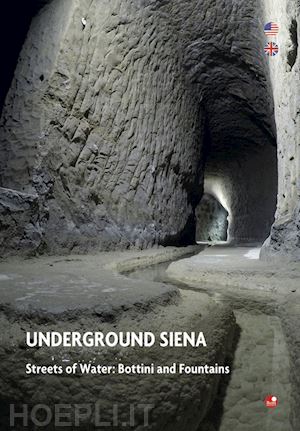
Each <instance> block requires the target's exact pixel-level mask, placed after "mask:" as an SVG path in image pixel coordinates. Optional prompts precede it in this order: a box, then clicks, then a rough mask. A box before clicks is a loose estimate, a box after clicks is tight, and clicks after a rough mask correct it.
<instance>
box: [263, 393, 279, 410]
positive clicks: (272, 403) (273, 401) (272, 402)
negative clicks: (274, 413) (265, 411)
mask: <svg viewBox="0 0 300 431" xmlns="http://www.w3.org/2000/svg"><path fill="white" fill-rule="evenodd" d="M264 403H265V406H266V407H268V408H269V409H274V408H275V407H277V406H278V398H277V397H276V396H275V395H267V396H266V398H265V401H264Z"/></svg>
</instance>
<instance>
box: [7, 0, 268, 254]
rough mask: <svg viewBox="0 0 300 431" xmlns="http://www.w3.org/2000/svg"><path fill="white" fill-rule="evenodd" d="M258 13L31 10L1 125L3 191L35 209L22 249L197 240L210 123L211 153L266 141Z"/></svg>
mask: <svg viewBox="0 0 300 431" xmlns="http://www.w3.org/2000/svg"><path fill="white" fill-rule="evenodd" d="M258 6H259V0H253V1H251V2H249V1H246V0H243V1H242V2H238V3H237V2H236V1H235V0H230V1H226V2H224V1H222V0H219V1H217V2H212V1H211V0H205V1H203V0H201V1H200V0H193V1H179V0H170V1H162V0H159V1H158V0H157V1H154V0H139V1H138V0H134V1H133V0H126V1H120V0H113V1H108V0H107V1H101V3H100V2H99V1H96V0H82V1H79V0H74V1H71V0H53V1H52V2H51V3H50V4H49V5H46V6H45V7H44V8H43V9H42V11H40V13H39V14H38V16H37V17H36V18H35V19H34V20H33V22H32V26H31V29H30V31H29V34H28V37H27V40H26V43H25V45H24V48H23V50H22V53H21V56H20V60H19V65H18V67H17V70H16V73H15V78H14V81H13V84H12V87H11V89H10V92H9V94H8V96H7V99H6V106H5V108H4V111H3V116H2V120H1V124H2V129H3V130H2V133H1V148H2V157H1V165H0V169H1V186H2V187H3V188H4V189H13V190H14V192H13V193H18V192H19V193H26V194H30V195H32V196H33V197H34V196H36V195H37V196H38V200H39V208H41V214H42V217H41V220H39V222H38V226H36V231H38V232H40V244H39V245H38V246H37V244H36V242H34V243H33V244H32V246H31V247H30V249H31V250H36V249H46V250H47V251H51V252H62V251H69V250H73V251H76V250H80V251H82V250H87V249H89V248H91V247H98V248H102V249H108V248H114V247H127V246H130V245H138V246H142V247H146V246H149V245H152V244H153V243H160V244H167V243H169V244H170V243H181V244H183V243H186V242H191V241H192V240H193V238H194V227H195V220H194V208H195V206H196V205H197V203H198V201H199V198H200V197H201V192H202V177H203V169H202V166H203V162H204V158H203V148H202V145H201V143H202V138H203V130H204V124H205V122H206V123H208V125H209V129H210V131H211V136H212V152H217V151H219V149H220V148H223V149H224V152H225V153H226V152H227V150H228V148H229V150H230V151H232V150H235V148H236V147H237V148H240V147H241V146H243V143H245V142H247V143H248V144H249V141H250V147H251V146H252V147H253V149H254V148H256V146H257V144H258V143H259V144H260V145H262V146H263V147H264V146H265V145H266V146H268V147H269V146H270V145H271V144H272V143H273V141H274V128H273V122H272V99H271V96H270V93H269V84H268V76H267V72H266V65H265V59H264V55H257V52H260V51H259V50H260V49H261V45H262V40H261V37H260V35H259V33H256V29H258V28H259V23H258V15H259V14H260V10H259V7H258ZM245 29H249V31H248V32H247V31H245ZM250 29H251V31H250ZM253 88H256V91H253ZM204 112H205V115H204ZM241 171H242V166H241ZM246 175H248V174H247V173H246ZM253 183H255V184H254V187H257V182H255V181H253ZM7 193H8V192H7V190H4V194H7ZM248 206H251V205H248ZM268 211H269V212H270V211H272V210H270V208H269V209H268ZM268 217H269V214H268ZM7 219H8V218H7V215H6V220H7ZM25 227H26V226H24V229H25ZM250 236H251V235H250ZM252 236H253V235H252ZM19 240H20V242H21V240H22V237H20V238H19ZM20 248H21V247H20ZM13 251H15V249H14V250H13Z"/></svg>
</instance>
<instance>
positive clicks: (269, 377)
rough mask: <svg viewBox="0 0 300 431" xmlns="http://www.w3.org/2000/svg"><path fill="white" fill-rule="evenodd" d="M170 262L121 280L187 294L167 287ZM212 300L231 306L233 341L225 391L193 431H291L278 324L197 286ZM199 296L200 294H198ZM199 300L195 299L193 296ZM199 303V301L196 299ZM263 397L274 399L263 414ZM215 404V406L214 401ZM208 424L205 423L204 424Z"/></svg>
mask: <svg viewBox="0 0 300 431" xmlns="http://www.w3.org/2000/svg"><path fill="white" fill-rule="evenodd" d="M170 263H171V262H165V263H161V264H157V265H152V266H150V267H147V268H143V269H138V270H134V271H131V272H129V273H127V274H126V275H127V277H130V278H134V279H140V280H149V281H154V282H163V283H168V284H173V285H174V284H175V285H176V286H177V287H178V288H179V289H192V290H194V291H195V290H196V289H195V288H189V287H188V286H186V285H183V284H180V283H174V281H170V280H169V279H168V276H167V274H166V269H167V267H168V266H169V265H170ZM203 291H204V292H206V293H207V294H208V295H209V296H211V297H212V299H213V300H215V301H218V302H226V303H227V304H228V303H229V304H230V305H231V306H232V309H233V312H234V314H235V317H236V321H237V325H238V327H239V338H238V342H237V345H236V350H235V352H234V360H233V365H232V370H231V376H230V380H229V382H224V386H225V384H226V388H222V385H223V384H222V382H221V385H220V394H219V396H218V398H219V399H216V405H215V412H216V411H220V410H221V411H222V414H221V417H214V414H215V412H214V406H213V408H212V410H211V412H210V416H211V417H212V421H211V420H209V421H208V425H207V428H206V427H205V425H204V427H203V426H202V427H201V428H200V430H199V431H259V430H260V431H292V428H291V425H290V419H289V417H290V408H291V407H290V406H291V403H290V399H291V396H292V394H291V392H292V390H291V383H290V362H289V354H288V348H287V344H286V341H285V336H284V333H283V330H282V326H281V321H280V319H279V317H277V316H276V312H275V310H274V308H273V307H272V306H269V305H268V304H267V303H265V304H262V303H260V302H257V301H256V300H255V298H254V300H253V301H248V302H245V300H240V298H236V300H235V299H233V298H232V296H230V297H229V296H228V297H227V296H226V294H224V295H223V294H220V293H214V292H211V291H210V290H209V287H206V286H203V288H202V289H201V292H202V293H203ZM199 292H200V290H199ZM199 298H200V295H199ZM199 300H200V299H199ZM268 395H274V396H276V397H277V398H278V401H279V402H278V407H276V408H275V409H270V408H267V407H266V406H265V404H264V399H265V398H266V396H268ZM220 398H221V400H220ZM210 419H211V418H210ZM212 423H214V426H212Z"/></svg>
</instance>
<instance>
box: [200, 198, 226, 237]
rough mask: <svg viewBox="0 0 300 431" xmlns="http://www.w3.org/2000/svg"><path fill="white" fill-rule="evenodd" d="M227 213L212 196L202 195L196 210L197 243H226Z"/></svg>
mask: <svg viewBox="0 0 300 431" xmlns="http://www.w3.org/2000/svg"><path fill="white" fill-rule="evenodd" d="M227 216H228V212H227V211H226V210H225V208H224V207H223V206H222V205H221V204H220V202H219V201H218V200H217V199H215V198H214V197H213V196H211V195H209V194H206V193H204V195H203V197H202V199H201V201H200V204H199V205H198V206H197V208H196V220H197V226H196V239H197V241H226V239H227V229H228V221H227Z"/></svg>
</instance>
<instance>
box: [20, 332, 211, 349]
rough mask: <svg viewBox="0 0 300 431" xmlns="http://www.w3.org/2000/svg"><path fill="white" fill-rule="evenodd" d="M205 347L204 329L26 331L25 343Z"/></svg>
mask: <svg viewBox="0 0 300 431" xmlns="http://www.w3.org/2000/svg"><path fill="white" fill-rule="evenodd" d="M157 341H158V342H159V345H160V347H188V346H192V347H207V343H206V339H205V336H204V334H203V332H161V333H160V334H159V340H157V339H156V335H155V334H154V333H153V332H108V333H106V334H105V333H103V332H84V333H80V332H61V333H60V332H54V331H51V332H26V344H27V346H28V347H42V346H45V347H59V346H62V347H152V346H153V345H155V344H156V343H157Z"/></svg>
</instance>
